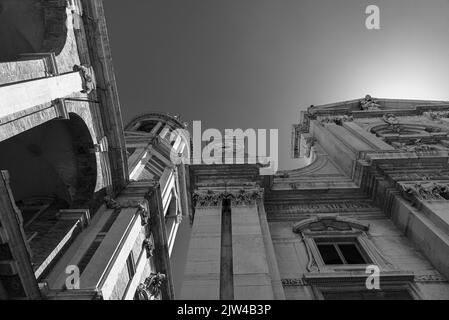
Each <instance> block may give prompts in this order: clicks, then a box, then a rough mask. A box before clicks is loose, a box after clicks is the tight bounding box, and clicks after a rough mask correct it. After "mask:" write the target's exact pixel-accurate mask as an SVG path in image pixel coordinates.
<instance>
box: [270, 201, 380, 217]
mask: <svg viewBox="0 0 449 320" xmlns="http://www.w3.org/2000/svg"><path fill="white" fill-rule="evenodd" d="M265 209H266V210H267V212H273V213H277V212H282V213H291V214H301V213H331V212H350V211H356V210H367V209H368V210H369V209H372V210H374V209H378V208H377V207H375V206H374V205H372V204H370V203H367V202H361V201H359V202H355V201H346V202H334V203H301V204H268V205H265Z"/></svg>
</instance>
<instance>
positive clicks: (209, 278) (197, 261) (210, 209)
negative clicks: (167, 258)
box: [180, 202, 222, 300]
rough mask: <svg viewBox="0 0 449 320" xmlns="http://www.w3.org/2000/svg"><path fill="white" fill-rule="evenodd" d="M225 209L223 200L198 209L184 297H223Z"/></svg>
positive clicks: (199, 298) (202, 298)
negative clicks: (221, 257)
mask: <svg viewBox="0 0 449 320" xmlns="http://www.w3.org/2000/svg"><path fill="white" fill-rule="evenodd" d="M221 212H222V206H221V202H217V203H215V204H214V205H211V204H209V205H206V204H200V205H197V207H196V209H195V221H194V225H193V228H192V234H191V238H190V245H189V251H188V256H187V265H186V270H185V276H184V283H183V286H182V290H181V297H180V298H181V299H185V300H218V299H219V298H220V248H221Z"/></svg>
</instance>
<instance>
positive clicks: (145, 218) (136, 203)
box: [103, 196, 149, 226]
mask: <svg viewBox="0 0 449 320" xmlns="http://www.w3.org/2000/svg"><path fill="white" fill-rule="evenodd" d="M103 200H104V202H105V205H106V208H107V209H113V210H114V211H118V212H120V211H121V210H122V209H125V208H137V212H138V213H139V214H140V217H141V220H142V226H144V225H146V224H148V223H149V212H148V210H147V208H146V207H145V205H144V204H143V202H142V201H140V200H128V201H120V202H119V201H117V200H114V199H112V198H111V197H110V196H106V197H104V199H103Z"/></svg>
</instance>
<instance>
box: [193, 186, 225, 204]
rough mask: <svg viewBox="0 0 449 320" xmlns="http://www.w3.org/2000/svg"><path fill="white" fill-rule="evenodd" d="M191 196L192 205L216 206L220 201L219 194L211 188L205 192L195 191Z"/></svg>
mask: <svg viewBox="0 0 449 320" xmlns="http://www.w3.org/2000/svg"><path fill="white" fill-rule="evenodd" d="M192 198H193V204H194V206H195V207H199V208H201V207H218V206H219V205H221V202H222V197H221V194H220V193H215V192H213V191H211V190H208V191H207V192H195V193H194V194H193V197H192Z"/></svg>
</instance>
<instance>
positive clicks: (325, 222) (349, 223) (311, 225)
mask: <svg viewBox="0 0 449 320" xmlns="http://www.w3.org/2000/svg"><path fill="white" fill-rule="evenodd" d="M353 228H355V229H358V230H363V231H368V230H369V224H366V223H362V222H360V221H358V220H355V219H350V218H344V217H339V216H323V217H315V218H310V219H306V220H303V221H300V222H298V223H296V224H295V225H294V226H293V232H295V233H300V232H303V231H304V230H306V229H308V230H310V231H351V230H352V229H353Z"/></svg>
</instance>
